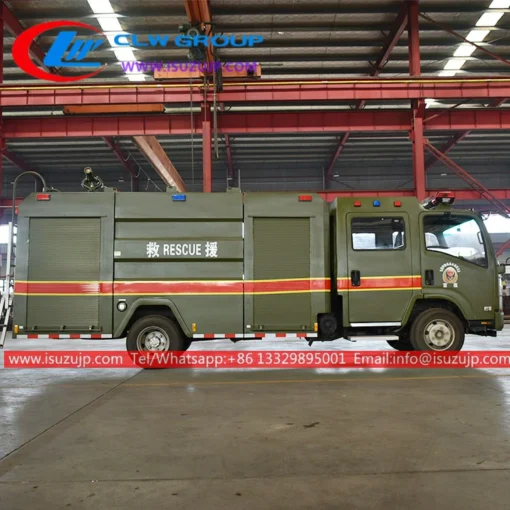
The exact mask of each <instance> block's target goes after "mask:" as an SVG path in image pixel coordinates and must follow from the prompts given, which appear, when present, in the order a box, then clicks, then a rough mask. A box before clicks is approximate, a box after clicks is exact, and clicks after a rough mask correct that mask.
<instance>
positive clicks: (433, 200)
mask: <svg viewBox="0 0 510 510" xmlns="http://www.w3.org/2000/svg"><path fill="white" fill-rule="evenodd" d="M454 202H455V194H454V193H453V191H440V192H439V193H438V194H437V195H436V196H435V197H430V198H427V200H425V201H424V202H423V203H422V205H423V207H424V208H425V209H434V208H435V207H437V206H438V205H453V204H454Z"/></svg>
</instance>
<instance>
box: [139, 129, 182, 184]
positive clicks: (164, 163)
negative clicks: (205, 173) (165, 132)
mask: <svg viewBox="0 0 510 510" xmlns="http://www.w3.org/2000/svg"><path fill="white" fill-rule="evenodd" d="M133 141H134V142H135V143H136V145H137V146H138V148H139V149H140V151H141V152H142V154H143V155H144V156H145V157H146V158H147V161H149V163H150V164H151V165H152V166H153V168H154V170H156V172H157V173H158V175H159V176H160V177H161V179H162V180H163V182H164V183H165V184H166V185H167V186H171V187H175V188H177V189H178V190H179V191H186V186H185V185H184V181H183V180H182V178H181V176H180V175H179V172H178V171H177V169H176V168H175V167H174V165H173V164H172V162H171V161H170V159H169V158H168V156H167V155H166V152H165V150H164V149H163V147H161V144H160V143H159V142H158V140H157V138H156V137H155V136H133Z"/></svg>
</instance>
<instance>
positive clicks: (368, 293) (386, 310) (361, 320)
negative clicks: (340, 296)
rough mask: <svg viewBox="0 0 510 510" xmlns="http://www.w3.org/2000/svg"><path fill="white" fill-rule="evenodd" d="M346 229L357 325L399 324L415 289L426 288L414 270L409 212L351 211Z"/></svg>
mask: <svg viewBox="0 0 510 510" xmlns="http://www.w3.org/2000/svg"><path fill="white" fill-rule="evenodd" d="M346 218H347V225H346V227H347V228H346V231H347V232H348V239H347V258H348V264H347V267H348V274H347V277H346V278H344V279H343V281H339V282H338V284H339V286H340V287H343V288H346V289H347V290H348V302H349V322H350V323H351V326H353V327H361V326H368V327H375V326H399V325H400V324H401V322H402V318H403V316H404V314H405V312H406V310H407V308H408V306H409V304H410V302H411V299H412V296H413V292H414V291H415V290H416V291H417V290H421V284H420V277H419V275H418V276H416V275H415V271H414V268H413V258H412V249H411V248H412V246H411V242H412V241H411V236H410V235H409V217H408V215H407V214H406V213H403V212H399V213H398V214H384V213H379V214H375V213H369V214H363V213H360V214H358V213H350V214H347V216H346Z"/></svg>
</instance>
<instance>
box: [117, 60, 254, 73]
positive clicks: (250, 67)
mask: <svg viewBox="0 0 510 510" xmlns="http://www.w3.org/2000/svg"><path fill="white" fill-rule="evenodd" d="M120 65H121V66H122V70H123V71H124V72H126V73H133V72H138V73H146V72H155V71H171V72H177V71H183V72H196V71H202V72H204V71H205V72H210V73H211V72H213V71H216V72H218V71H219V70H220V69H225V70H226V71H229V72H232V71H237V72H241V71H247V72H253V73H254V72H255V71H256V70H257V63H256V62H191V61H190V62H138V61H135V62H121V63H120Z"/></svg>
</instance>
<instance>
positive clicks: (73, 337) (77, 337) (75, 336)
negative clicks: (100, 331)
mask: <svg viewBox="0 0 510 510" xmlns="http://www.w3.org/2000/svg"><path fill="white" fill-rule="evenodd" d="M71 338H72V339H79V338H81V335H78V334H76V335H71Z"/></svg>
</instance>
